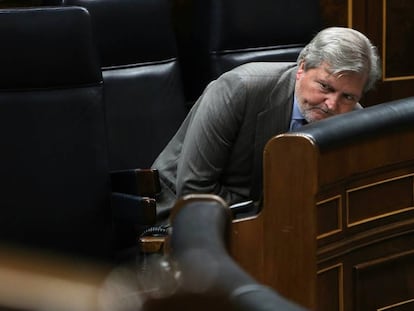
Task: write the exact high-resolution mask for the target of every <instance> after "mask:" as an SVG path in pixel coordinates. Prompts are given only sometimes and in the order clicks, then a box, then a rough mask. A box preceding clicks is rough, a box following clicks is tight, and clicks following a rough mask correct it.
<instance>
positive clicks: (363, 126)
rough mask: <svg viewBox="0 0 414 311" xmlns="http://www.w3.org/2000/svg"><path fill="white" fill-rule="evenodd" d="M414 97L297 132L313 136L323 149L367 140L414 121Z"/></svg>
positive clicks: (329, 119)
mask: <svg viewBox="0 0 414 311" xmlns="http://www.w3.org/2000/svg"><path fill="white" fill-rule="evenodd" d="M413 107H414V97H409V98H403V99H399V100H394V101H391V102H387V103H382V104H377V105H374V106H370V107H368V108H365V109H362V110H357V111H352V112H349V113H346V114H343V115H338V116H334V117H331V118H328V119H325V120H321V121H318V122H317V123H314V124H309V125H307V126H304V127H301V128H299V129H298V130H297V131H296V132H300V133H301V134H303V135H308V136H309V137H311V138H312V139H313V140H314V141H315V142H316V143H317V145H318V146H319V148H321V149H326V148H330V147H334V146H338V144H345V143H348V142H350V141H354V140H360V139H364V137H366V136H370V135H371V134H372V133H378V132H379V131H387V132H389V131H390V130H394V131H396V132H398V130H399V129H401V128H404V127H405V126H409V125H411V124H413V122H414V109H413Z"/></svg>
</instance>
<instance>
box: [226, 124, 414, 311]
mask: <svg viewBox="0 0 414 311" xmlns="http://www.w3.org/2000/svg"><path fill="white" fill-rule="evenodd" d="M413 141H414V130H413V129H406V130H404V132H399V133H396V132H390V133H388V134H386V135H376V136H375V135H374V137H370V138H369V139H359V140H358V141H354V142H349V143H346V144H342V145H341V146H336V147H332V148H325V149H320V148H319V146H318V145H317V144H316V143H315V142H314V141H313V140H312V139H311V138H310V137H308V136H304V135H300V134H293V133H291V134H289V133H288V134H283V135H279V136H277V137H275V138H273V139H271V140H270V141H269V143H268V144H267V146H266V148H265V152H264V207H263V209H262V211H261V213H259V214H258V215H257V216H255V217H253V218H250V219H245V220H238V221H237V222H234V223H233V230H232V239H231V241H232V243H231V253H232V254H233V256H234V257H235V258H236V260H237V261H238V262H239V263H240V264H241V266H242V267H244V268H245V269H246V270H247V271H248V272H250V273H252V274H253V275H254V276H255V277H256V278H257V279H258V280H259V281H261V282H263V283H265V284H268V285H270V286H271V287H273V288H274V289H276V290H277V291H278V292H279V293H281V294H282V295H284V296H286V297H287V298H290V299H292V300H294V301H296V302H298V303H300V304H302V305H303V306H305V307H307V308H309V309H311V310H318V311H324V310H330V311H335V310H338V311H351V310H361V311H362V310H363V311H371V310H372V311H374V310H393V311H396V310H399V311H401V310H411V309H412V308H413V305H414V278H413V275H414V260H413V259H414V193H413V189H414V144H412V142H413Z"/></svg>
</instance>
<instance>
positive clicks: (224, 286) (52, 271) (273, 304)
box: [0, 195, 304, 311]
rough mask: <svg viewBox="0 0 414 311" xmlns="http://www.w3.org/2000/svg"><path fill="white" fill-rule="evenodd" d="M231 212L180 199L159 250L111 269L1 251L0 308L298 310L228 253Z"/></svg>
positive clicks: (203, 198) (203, 200)
mask: <svg viewBox="0 0 414 311" xmlns="http://www.w3.org/2000/svg"><path fill="white" fill-rule="evenodd" d="M231 220H232V214H231V211H230V209H229V207H228V206H227V205H226V204H225V203H224V201H223V200H222V199H221V198H219V197H217V196H214V195H190V196H186V197H184V198H181V199H180V200H179V201H178V202H177V204H176V206H175V208H174V210H173V214H172V216H171V224H172V228H173V230H172V233H171V235H170V236H169V237H168V239H167V243H165V245H166V248H168V249H167V250H166V251H165V253H164V254H158V253H155V254H152V255H150V256H149V257H147V258H146V263H145V264H139V265H136V263H135V262H129V263H128V262H124V263H122V264H121V265H118V266H112V265H109V264H108V265H104V264H102V263H97V262H94V261H85V260H84V259H81V258H79V257H74V256H71V257H67V256H65V257H63V256H57V255H56V254H55V255H53V253H51V252H49V253H44V252H42V253H40V252H38V251H36V252H35V251H34V249H32V250H29V249H22V248H10V246H7V247H6V246H2V247H1V248H0V310H2V311H3V310H4V311H5V310H7V311H11V310H13V311H18V310H25V311H30V310H37V311H42V310H54V311H132V310H133V311H161V310H169V311H175V310H176V311H193V310H197V311H210V310H215V311H270V310H278V311H304V309H302V308H301V307H299V306H297V305H296V304H294V303H292V302H290V301H288V300H287V299H285V298H284V297H282V296H281V295H279V294H278V293H277V292H275V291H274V290H272V289H271V288H269V287H267V286H264V285H262V284H260V283H258V282H257V281H256V280H255V279H254V278H252V277H251V276H250V275H249V274H248V273H246V272H245V271H244V270H243V269H241V268H240V266H239V265H238V264H237V263H236V262H235V261H234V260H233V259H232V258H231V257H230V255H229V253H228V238H229V232H230V226H231Z"/></svg>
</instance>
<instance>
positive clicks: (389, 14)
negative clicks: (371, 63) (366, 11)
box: [383, 0, 414, 83]
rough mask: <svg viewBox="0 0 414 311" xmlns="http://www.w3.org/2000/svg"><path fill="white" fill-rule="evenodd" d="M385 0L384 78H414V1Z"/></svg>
mask: <svg viewBox="0 0 414 311" xmlns="http://www.w3.org/2000/svg"><path fill="white" fill-rule="evenodd" d="M383 1H384V21H383V23H384V42H383V48H384V53H383V67H384V80H386V81H387V80H399V79H410V80H413V79H414V61H413V60H412V55H413V54H414V41H413V38H414V19H413V16H414V1H407V0H383ZM413 83H414V81H413Z"/></svg>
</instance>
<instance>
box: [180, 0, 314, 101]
mask: <svg viewBox="0 0 414 311" xmlns="http://www.w3.org/2000/svg"><path fill="white" fill-rule="evenodd" d="M176 2H177V4H176V7H177V9H176V14H177V23H178V26H177V29H178V35H179V42H180V44H179V55H180V57H181V58H182V59H183V61H185V63H184V64H183V66H184V74H185V75H184V79H185V84H186V86H188V87H189V88H190V89H187V90H186V92H187V94H188V96H190V97H193V98H194V97H197V96H198V95H199V94H200V92H201V91H202V89H203V88H204V87H205V85H206V84H207V83H208V81H210V80H211V79H215V78H216V77H218V76H219V75H220V74H222V73H223V72H225V71H227V70H229V69H231V68H233V67H235V66H237V65H240V64H243V63H246V62H251V61H296V58H297V56H298V54H299V52H300V51H301V49H302V48H303V46H304V45H305V44H306V43H308V42H309V41H310V39H311V38H312V37H313V35H315V34H316V32H317V31H318V30H320V28H321V21H320V16H319V15H320V14H319V1H316V0H311V1H309V0H299V1H284V0H259V1H249V0H227V1H221V0H193V1H176ZM183 3H184V4H183Z"/></svg>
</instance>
